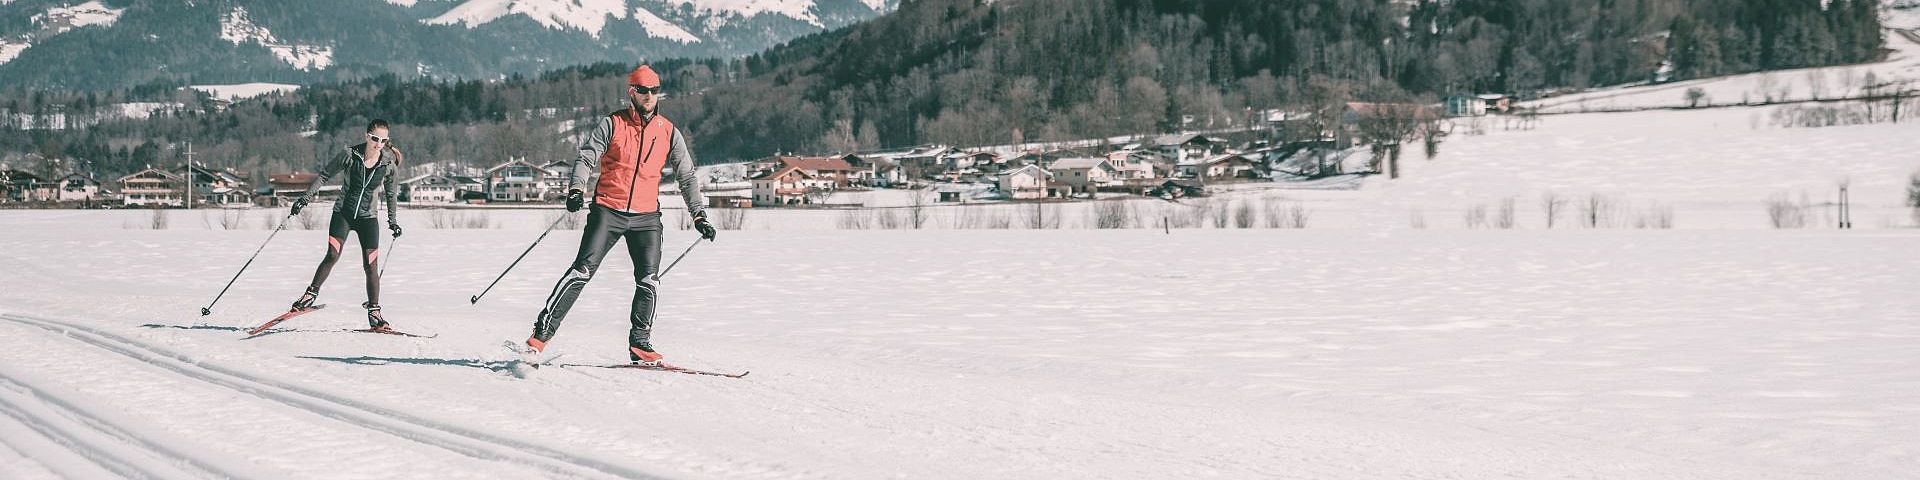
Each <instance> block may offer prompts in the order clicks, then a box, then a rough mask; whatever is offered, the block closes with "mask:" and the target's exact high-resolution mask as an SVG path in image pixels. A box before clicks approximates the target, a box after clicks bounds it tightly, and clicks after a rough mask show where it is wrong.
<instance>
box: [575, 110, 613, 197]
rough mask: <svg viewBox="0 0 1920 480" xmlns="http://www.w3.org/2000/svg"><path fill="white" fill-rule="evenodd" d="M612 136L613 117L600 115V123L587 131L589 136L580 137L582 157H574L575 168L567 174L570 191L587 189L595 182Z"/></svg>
mask: <svg viewBox="0 0 1920 480" xmlns="http://www.w3.org/2000/svg"><path fill="white" fill-rule="evenodd" d="M611 138H613V117H600V124H599V125H596V126H594V127H593V131H592V132H588V133H587V138H582V139H580V158H577V159H574V161H573V169H572V170H571V171H570V172H568V174H567V190H568V191H572V190H581V191H585V190H587V186H588V185H592V184H593V177H596V176H599V175H600V156H601V155H604V154H606V153H607V142H608V141H609V140H610V139H611ZM587 193H589V194H591V193H593V192H587Z"/></svg>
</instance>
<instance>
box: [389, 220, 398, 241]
mask: <svg viewBox="0 0 1920 480" xmlns="http://www.w3.org/2000/svg"><path fill="white" fill-rule="evenodd" d="M387 230H392V231H393V238H400V224H398V223H389V224H387Z"/></svg>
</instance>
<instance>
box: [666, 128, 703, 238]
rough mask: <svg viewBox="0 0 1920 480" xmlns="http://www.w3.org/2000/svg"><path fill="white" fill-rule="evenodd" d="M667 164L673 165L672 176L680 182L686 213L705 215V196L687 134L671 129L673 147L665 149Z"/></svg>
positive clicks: (697, 216) (696, 216) (677, 129)
mask: <svg viewBox="0 0 1920 480" xmlns="http://www.w3.org/2000/svg"><path fill="white" fill-rule="evenodd" d="M667 164H668V165H672V166H673V178H674V180H675V181H677V182H679V183H680V198H682V199H685V200H686V201H687V215H690V216H693V217H695V218H705V217H706V216H707V198H706V196H705V195H701V194H700V170H699V167H697V166H695V165H694V162H693V152H691V151H689V150H688V149H687V135H686V134H685V133H682V132H681V131H680V128H679V127H674V129H673V149H672V150H668V151H667Z"/></svg>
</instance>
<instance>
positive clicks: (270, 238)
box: [200, 213, 293, 317]
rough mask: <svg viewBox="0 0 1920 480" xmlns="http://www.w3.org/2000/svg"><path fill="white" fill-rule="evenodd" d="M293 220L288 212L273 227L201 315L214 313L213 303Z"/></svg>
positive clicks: (224, 294)
mask: <svg viewBox="0 0 1920 480" xmlns="http://www.w3.org/2000/svg"><path fill="white" fill-rule="evenodd" d="M291 221H293V214H291V213H289V214H287V218H282V219H280V226H278V227H274V228H273V233H270V234H267V241H265V242H260V248H259V249H256V250H254V251H253V256H251V257H247V263H246V264H245V265H241V266H240V271H238V272H233V279H232V280H227V286H225V287H220V294H219V295H214V296H213V302H210V303H208V304H207V306H205V307H200V316H202V317H204V316H207V315H212V314H213V305H214V304H217V303H220V297H224V296H227V289H229V288H233V282H234V281H235V280H239V279H240V274H242V273H246V272H247V267H249V266H252V265H253V259H255V258H259V257H260V252H261V251H262V250H266V249H267V243H268V242H272V241H273V236H274V235H279V234H280V230H283V229H286V228H287V222H291Z"/></svg>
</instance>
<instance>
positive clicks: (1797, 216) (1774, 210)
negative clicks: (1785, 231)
mask: <svg viewBox="0 0 1920 480" xmlns="http://www.w3.org/2000/svg"><path fill="white" fill-rule="evenodd" d="M1808 209H1809V206H1808V205H1807V204H1806V203H1805V202H1804V201H1802V202H1799V203H1796V202H1794V201H1793V198H1792V197H1789V196H1787V194H1784V193H1782V194H1776V195H1774V196H1772V197H1768V198H1767V220H1768V221H1769V222H1770V223H1771V224H1772V225H1773V228H1806V226H1807V210H1808Z"/></svg>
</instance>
